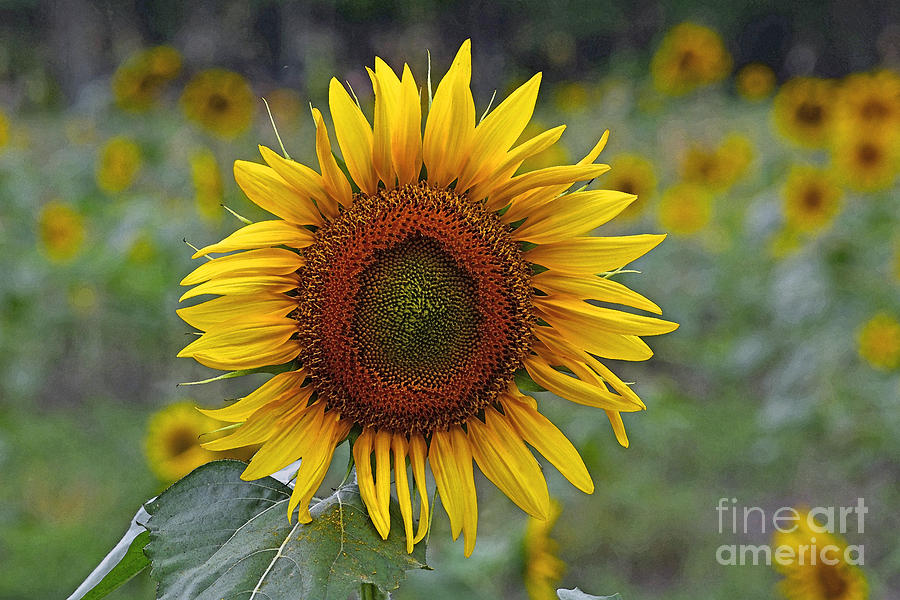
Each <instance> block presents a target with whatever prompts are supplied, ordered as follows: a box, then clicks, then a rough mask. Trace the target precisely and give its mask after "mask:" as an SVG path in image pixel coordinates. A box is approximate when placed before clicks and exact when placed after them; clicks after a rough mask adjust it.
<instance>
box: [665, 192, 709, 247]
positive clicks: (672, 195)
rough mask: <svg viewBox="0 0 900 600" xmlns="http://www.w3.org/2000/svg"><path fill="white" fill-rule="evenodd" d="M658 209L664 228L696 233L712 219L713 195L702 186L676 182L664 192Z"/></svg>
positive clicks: (673, 231)
mask: <svg viewBox="0 0 900 600" xmlns="http://www.w3.org/2000/svg"><path fill="white" fill-rule="evenodd" d="M656 211H657V218H658V219H659V224H660V226H661V227H662V228H663V229H666V230H668V231H671V232H672V233H674V234H676V235H685V236H687V235H694V234H695V233H697V232H699V231H701V230H703V229H705V228H706V227H707V225H709V223H710V221H711V220H712V197H711V196H710V194H709V192H708V191H707V190H706V188H704V187H702V186H699V185H696V184H693V183H676V184H675V185H673V186H672V187H670V188H669V189H668V190H666V191H665V192H664V193H663V195H662V198H661V199H660V201H659V205H658V206H657V208H656Z"/></svg>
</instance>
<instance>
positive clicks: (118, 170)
mask: <svg viewBox="0 0 900 600" xmlns="http://www.w3.org/2000/svg"><path fill="white" fill-rule="evenodd" d="M143 162H144V161H143V158H142V156H141V148H140V146H138V144H137V142H136V141H134V140H133V139H131V138H130V137H126V136H116V137H114V138H111V139H110V140H109V141H107V142H106V143H105V144H104V145H103V147H102V148H101V149H100V153H99V155H98V156H97V163H96V166H95V170H94V176H95V178H96V180H97V185H98V186H99V187H100V189H102V190H104V191H106V192H109V193H116V192H122V191H125V190H127V189H128V188H130V187H131V184H133V183H134V180H135V178H136V177H137V175H138V173H139V172H140V170H141V166H142V165H143Z"/></svg>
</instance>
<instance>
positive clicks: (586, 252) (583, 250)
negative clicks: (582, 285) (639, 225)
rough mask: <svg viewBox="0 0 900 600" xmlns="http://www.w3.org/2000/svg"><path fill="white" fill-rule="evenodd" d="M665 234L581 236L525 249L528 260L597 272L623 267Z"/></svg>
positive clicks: (565, 269) (559, 268)
mask: <svg viewBox="0 0 900 600" xmlns="http://www.w3.org/2000/svg"><path fill="white" fill-rule="evenodd" d="M664 239H666V236H665V235H651V234H641V235H623V236H608V237H579V238H573V239H570V240H565V241H562V242H556V243H554V244H544V245H540V246H538V247H537V248H533V249H531V250H529V251H527V252H525V253H524V256H525V260H527V261H528V262H531V263H536V264H539V265H543V266H545V267H547V268H548V269H552V270H554V271H558V272H560V273H568V274H571V275H596V274H598V273H606V272H608V271H614V270H616V269H621V268H622V267H624V266H625V265H627V264H628V263H630V262H631V261H633V260H636V259H638V258H640V257H641V256H643V255H645V254H647V253H648V252H650V251H651V250H653V249H654V248H655V247H656V246H658V245H659V243H660V242H662V241H663V240H664Z"/></svg>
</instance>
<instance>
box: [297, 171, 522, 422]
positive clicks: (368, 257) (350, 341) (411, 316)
mask: <svg viewBox="0 0 900 600" xmlns="http://www.w3.org/2000/svg"><path fill="white" fill-rule="evenodd" d="M305 254H306V265H305V267H304V268H303V269H302V270H301V272H300V279H301V281H300V285H299V295H298V301H299V311H298V314H297V319H298V321H299V330H300V334H299V337H300V345H301V348H302V350H301V353H300V359H301V360H302V362H303V364H304V366H305V367H306V368H307V369H309V371H310V373H311V378H312V380H313V383H314V385H315V387H316V390H317V392H318V394H319V397H320V398H322V399H324V400H325V402H326V403H327V404H328V407H329V408H334V409H337V410H339V411H340V412H341V414H342V415H344V416H345V417H346V418H350V419H353V420H354V421H355V422H357V423H360V424H362V425H371V426H373V427H377V428H379V429H383V430H388V431H396V432H413V431H418V432H420V433H424V434H429V433H431V432H432V431H434V430H435V429H438V428H440V429H445V428H447V427H449V426H450V425H453V424H458V423H463V422H465V421H466V420H467V419H468V418H469V417H471V416H472V415H475V414H477V413H478V412H479V411H480V410H481V409H483V408H484V407H485V406H486V405H487V404H488V403H490V402H491V401H492V400H493V399H494V397H495V396H496V395H497V393H498V392H499V391H501V390H503V389H505V388H506V386H507V385H508V384H509V382H510V381H511V380H512V377H513V373H514V372H515V370H516V369H518V368H519V367H520V366H521V364H522V360H523V358H524V356H525V354H526V352H527V351H528V348H529V347H530V344H531V339H532V334H531V324H532V320H533V318H532V312H531V294H532V288H531V278H530V271H529V269H528V266H527V264H526V263H525V262H524V260H522V257H521V254H520V251H519V248H518V246H517V245H516V243H515V242H513V241H512V239H510V236H509V229H508V227H507V226H506V225H504V224H503V223H501V222H500V220H499V219H498V218H497V216H496V215H494V214H493V213H490V212H488V211H486V210H485V208H484V207H483V206H482V205H481V204H478V203H473V202H471V201H469V200H468V199H467V198H465V197H461V196H459V195H457V194H456V193H454V192H453V191H452V190H447V189H438V188H434V187H431V186H429V185H428V184H427V183H424V182H421V183H419V184H411V185H406V186H403V187H399V188H396V189H393V190H381V191H379V192H378V193H377V194H375V195H373V196H366V195H362V194H357V195H356V196H355V198H354V204H353V206H352V207H351V208H350V209H348V210H347V211H346V212H344V213H343V214H341V215H340V216H339V217H338V218H337V219H335V220H334V221H333V222H332V223H330V224H328V225H326V226H325V227H323V228H322V229H320V230H319V232H318V233H317V234H316V243H315V244H313V245H312V246H311V247H309V248H308V249H307V250H306V252H305Z"/></svg>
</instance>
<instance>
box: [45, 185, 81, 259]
mask: <svg viewBox="0 0 900 600" xmlns="http://www.w3.org/2000/svg"><path fill="white" fill-rule="evenodd" d="M37 224H38V241H39V243H40V247H41V250H42V251H43V253H44V254H45V255H46V256H47V258H49V259H50V260H51V261H53V262H58V263H65V262H69V261H71V260H72V259H73V258H75V257H76V256H77V255H78V253H79V252H80V251H81V246H82V244H83V243H84V233H85V232H84V219H83V217H82V216H81V213H79V212H78V211H77V210H75V208H73V207H72V205H70V204H68V203H65V202H62V201H60V200H53V201H51V202H48V203H47V204H45V205H44V206H43V208H41V212H40V214H39V216H38V223H37Z"/></svg>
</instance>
